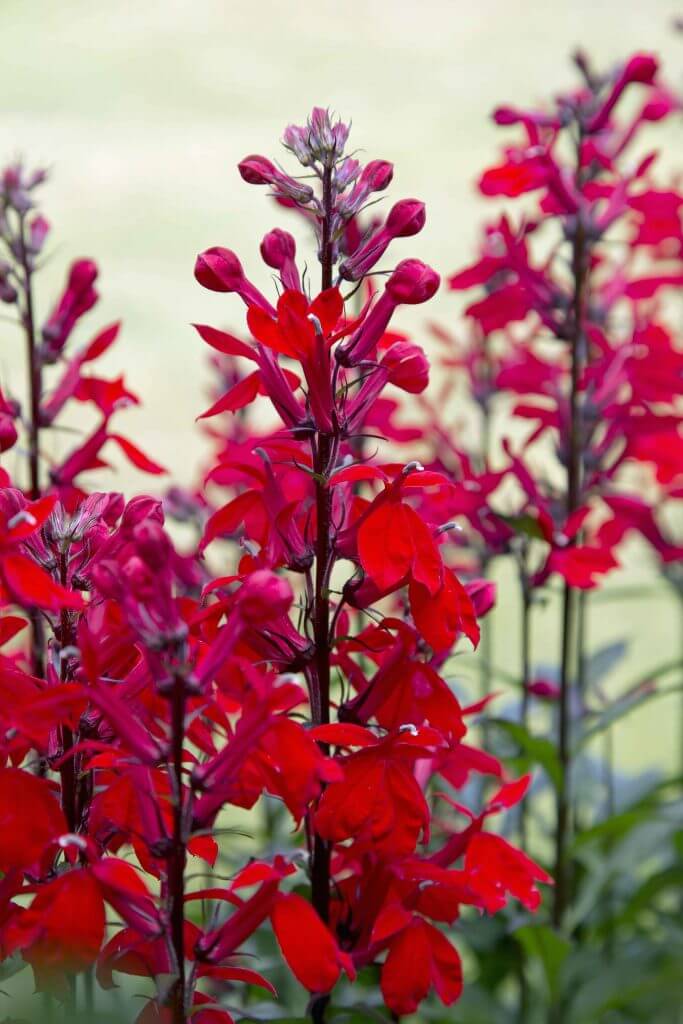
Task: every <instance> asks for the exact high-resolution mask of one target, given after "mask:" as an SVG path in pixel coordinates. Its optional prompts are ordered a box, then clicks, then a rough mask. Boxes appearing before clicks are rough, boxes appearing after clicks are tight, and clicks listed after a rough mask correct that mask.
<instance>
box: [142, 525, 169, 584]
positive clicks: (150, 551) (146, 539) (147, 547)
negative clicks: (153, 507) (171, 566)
mask: <svg viewBox="0 0 683 1024" xmlns="http://www.w3.org/2000/svg"><path fill="white" fill-rule="evenodd" d="M133 536H134V539H135V543H136V546H137V549H138V551H139V552H140V554H141V555H142V557H143V558H144V560H145V562H146V563H147V565H148V566H149V567H150V568H151V569H153V570H154V571H155V572H161V570H162V569H164V567H165V566H167V565H168V562H169V557H170V555H171V550H172V548H171V541H170V540H169V538H168V536H167V535H166V533H165V532H164V530H163V528H162V526H161V525H160V524H159V523H157V522H155V521H154V520H153V519H145V520H143V522H141V523H139V524H138V526H136V527H135V531H134V534H133Z"/></svg>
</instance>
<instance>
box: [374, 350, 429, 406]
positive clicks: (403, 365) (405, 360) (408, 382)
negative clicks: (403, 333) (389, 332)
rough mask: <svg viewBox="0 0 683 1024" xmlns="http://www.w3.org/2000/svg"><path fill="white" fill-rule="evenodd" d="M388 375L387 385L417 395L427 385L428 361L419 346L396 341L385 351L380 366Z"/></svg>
mask: <svg viewBox="0 0 683 1024" xmlns="http://www.w3.org/2000/svg"><path fill="white" fill-rule="evenodd" d="M380 365H381V366H382V367H383V368H384V369H385V370H387V372H388V374H389V383H390V384H394V385H395V386H396V387H397V388H401V390H402V391H408V392H410V394H411V395H419V394H420V392H422V391H424V389H425V388H426V387H427V385H428V383H429V360H428V359H427V356H426V355H425V354H424V352H423V351H422V349H421V348H420V346H419V345H413V343H412V342H410V341H397V342H394V344H393V345H392V346H391V347H390V348H388V349H387V351H386V352H385V354H384V357H383V358H382V362H381V364H380Z"/></svg>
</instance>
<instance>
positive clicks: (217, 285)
mask: <svg viewBox="0 0 683 1024" xmlns="http://www.w3.org/2000/svg"><path fill="white" fill-rule="evenodd" d="M194 276H195V278H196V280H197V281H199V283H200V285H202V287H203V288H208V289H209V291H212V292H236V291H239V288H240V285H241V284H242V282H243V281H244V270H243V269H242V264H241V263H240V261H239V260H238V258H237V256H236V255H235V253H234V252H232V250H231V249H224V248H223V247H222V246H220V245H214V246H212V247H211V248H210V249H207V250H206V251H205V252H202V253H200V254H199V256H198V257H197V261H196V263H195V265H194Z"/></svg>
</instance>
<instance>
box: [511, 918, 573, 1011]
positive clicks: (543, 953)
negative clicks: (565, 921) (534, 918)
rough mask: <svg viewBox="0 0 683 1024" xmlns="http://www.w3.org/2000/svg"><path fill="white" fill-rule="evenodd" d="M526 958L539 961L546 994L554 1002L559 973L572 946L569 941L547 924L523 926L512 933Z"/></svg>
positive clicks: (557, 989) (557, 990) (557, 988)
mask: <svg viewBox="0 0 683 1024" xmlns="http://www.w3.org/2000/svg"><path fill="white" fill-rule="evenodd" d="M513 934H514V935H515V937H516V938H517V939H518V940H519V942H520V944H521V945H522V947H523V949H524V951H525V953H526V955H527V957H528V958H529V959H531V960H539V961H540V962H541V964H542V966H543V973H544V974H545V980H546V983H547V985H548V993H549V995H550V998H551V999H552V1000H553V1001H554V999H555V997H556V996H557V994H558V992H559V984H560V971H561V970H562V965H563V964H564V962H565V960H566V959H567V955H568V954H569V952H570V950H571V948H572V946H571V942H570V941H569V939H566V938H564V936H562V935H558V933H557V932H556V931H554V930H553V929H552V928H550V926H549V925H547V924H525V925H524V926H523V927H522V928H518V929H517V930H516V931H515V932H514V933H513Z"/></svg>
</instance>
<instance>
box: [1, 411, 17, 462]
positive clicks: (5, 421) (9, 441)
mask: <svg viewBox="0 0 683 1024" xmlns="http://www.w3.org/2000/svg"><path fill="white" fill-rule="evenodd" d="M17 436H18V435H17V428H16V427H15V425H14V420H13V419H12V417H11V416H8V415H7V413H5V412H3V413H0V452H6V451H9V449H10V448H11V447H12V446H13V445H14V444H16V441H17Z"/></svg>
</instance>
